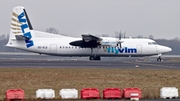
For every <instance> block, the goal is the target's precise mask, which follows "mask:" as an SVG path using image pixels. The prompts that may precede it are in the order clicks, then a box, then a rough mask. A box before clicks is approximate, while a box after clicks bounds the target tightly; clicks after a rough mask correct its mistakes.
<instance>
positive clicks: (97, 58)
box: [89, 56, 101, 60]
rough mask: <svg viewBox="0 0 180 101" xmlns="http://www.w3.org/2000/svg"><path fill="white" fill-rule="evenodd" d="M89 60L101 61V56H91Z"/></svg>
mask: <svg viewBox="0 0 180 101" xmlns="http://www.w3.org/2000/svg"><path fill="white" fill-rule="evenodd" d="M89 60H101V57H100V56H90V57H89Z"/></svg>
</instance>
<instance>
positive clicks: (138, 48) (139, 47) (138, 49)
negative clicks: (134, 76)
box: [137, 45, 142, 54]
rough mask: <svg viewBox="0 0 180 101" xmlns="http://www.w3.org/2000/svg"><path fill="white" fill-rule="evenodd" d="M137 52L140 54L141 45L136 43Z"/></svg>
mask: <svg viewBox="0 0 180 101" xmlns="http://www.w3.org/2000/svg"><path fill="white" fill-rule="evenodd" d="M137 54H142V46H141V45H137Z"/></svg>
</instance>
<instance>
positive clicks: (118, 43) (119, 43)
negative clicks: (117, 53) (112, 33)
mask: <svg viewBox="0 0 180 101" xmlns="http://www.w3.org/2000/svg"><path fill="white" fill-rule="evenodd" d="M121 43H122V41H121V30H120V32H119V41H118V42H117V46H118V45H119V47H120V48H122V45H121Z"/></svg>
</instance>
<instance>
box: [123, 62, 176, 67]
mask: <svg viewBox="0 0 180 101" xmlns="http://www.w3.org/2000/svg"><path fill="white" fill-rule="evenodd" d="M124 63H131V64H139V65H147V66H155V67H165V68H177V67H174V66H165V65H157V64H147V63H142V62H141V63H138V62H128V61H124Z"/></svg>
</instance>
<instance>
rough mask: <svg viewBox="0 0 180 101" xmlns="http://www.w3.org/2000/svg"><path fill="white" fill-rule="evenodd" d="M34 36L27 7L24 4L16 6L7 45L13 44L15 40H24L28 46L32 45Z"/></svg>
mask: <svg viewBox="0 0 180 101" xmlns="http://www.w3.org/2000/svg"><path fill="white" fill-rule="evenodd" d="M33 37H35V36H34V31H33V27H32V25H31V22H30V20H29V18H28V15H27V13H26V10H25V8H24V7H22V6H17V7H14V8H13V12H12V19H11V27H10V36H9V42H8V44H7V46H11V45H13V42H14V41H22V42H24V43H25V45H26V47H27V48H29V47H32V46H34V42H33Z"/></svg>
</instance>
